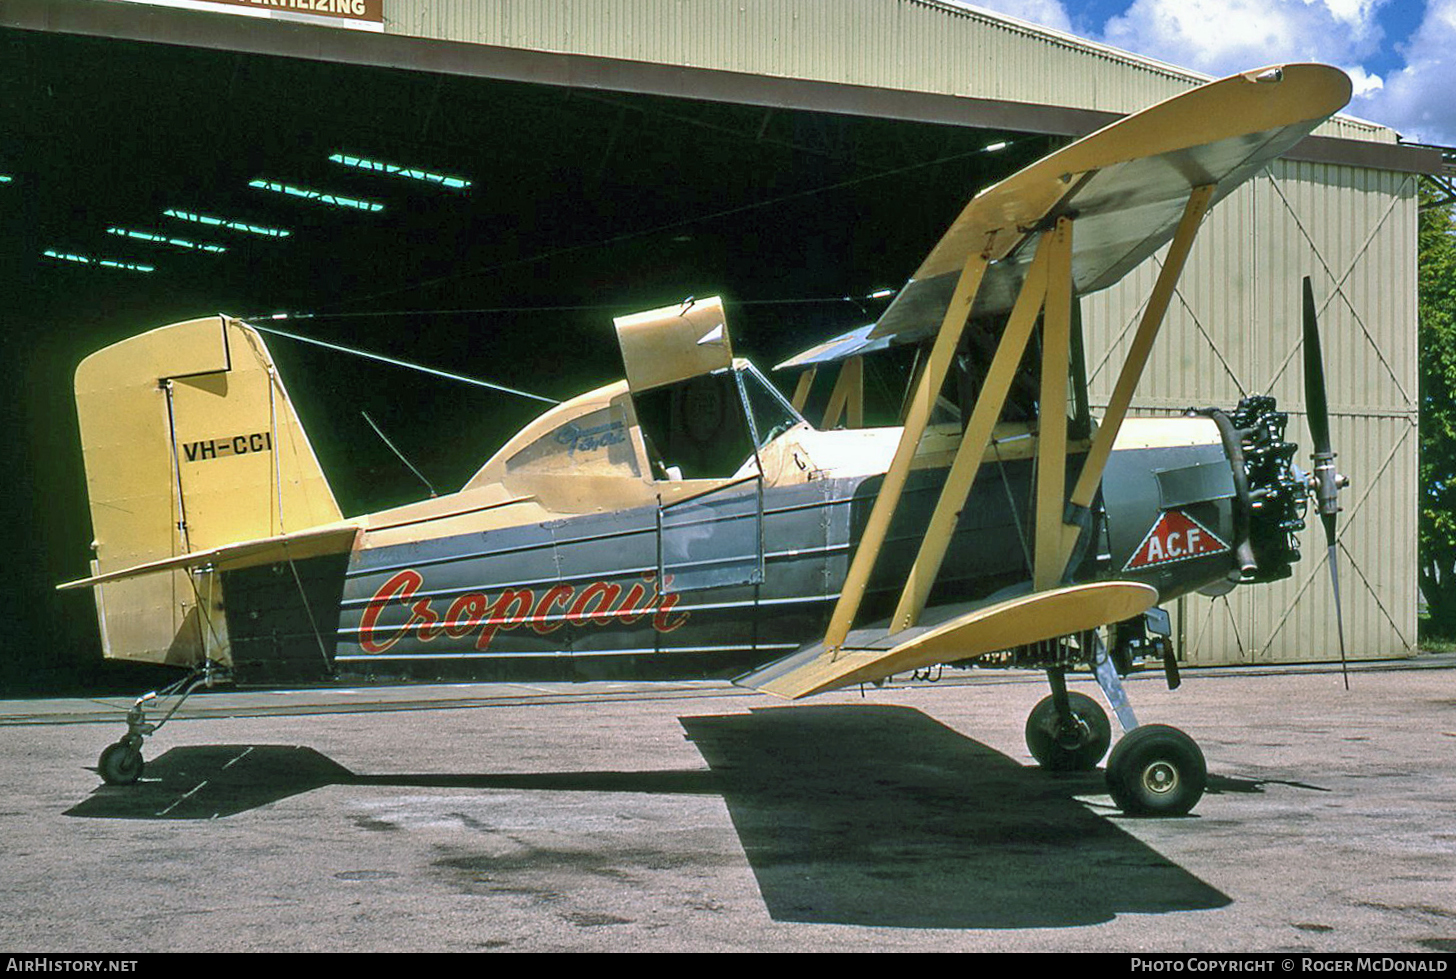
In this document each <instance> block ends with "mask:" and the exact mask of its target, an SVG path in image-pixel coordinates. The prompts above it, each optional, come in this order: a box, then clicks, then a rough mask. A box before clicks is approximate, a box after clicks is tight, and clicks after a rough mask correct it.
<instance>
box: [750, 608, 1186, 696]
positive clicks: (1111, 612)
mask: <svg viewBox="0 0 1456 979" xmlns="http://www.w3.org/2000/svg"><path fill="white" fill-rule="evenodd" d="M1157 601H1158V591H1157V589H1155V588H1153V587H1151V586H1149V585H1144V584H1141V583H1139V582H1134V581H1099V582H1093V583H1091V584H1085V585H1071V586H1069V587H1066V588H1055V589H1052V590H1050V591H1043V592H1036V593H1034V594H1030V595H1021V596H1018V597H1016V598H1010V599H1005V600H1003V601H999V602H994V603H992V604H989V605H982V606H981V607H979V608H971V609H969V610H966V609H967V607H966V606H959V607H952V608H949V609H943V610H940V611H942V612H944V613H946V614H945V615H942V616H941V617H940V618H941V621H939V622H930V623H928V624H926V625H922V626H916V627H914V628H911V629H903V630H901V631H899V632H896V633H894V634H890V633H889V632H888V631H887V630H886V629H884V628H878V629H876V628H873V627H872V628H866V629H858V630H855V631H854V632H851V633H850V634H849V636H848V638H847V639H846V641H845V644H844V646H843V647H842V648H840V649H838V650H826V649H825V648H824V646H823V644H822V643H816V644H814V645H812V646H806V647H804V648H803V649H801V650H799V651H798V652H796V653H792V654H790V655H789V656H787V657H785V658H784V659H781V660H779V661H778V662H776V663H771V664H769V665H768V666H766V667H764V668H762V669H760V670H757V671H755V672H753V673H750V674H748V675H746V676H743V677H739V678H738V679H737V680H735V681H734V682H735V683H737V684H738V685H739V686H744V687H750V688H752V689H754V690H761V691H763V692H764V693H771V694H774V695H775V696H779V697H784V698H787V699H790V700H797V699H799V698H800V697H808V696H810V695H811V694H816V693H824V692H825V691H828V690H836V689H838V688H840V687H846V686H849V685H851V684H854V683H865V682H872V681H875V680H883V679H884V678H885V677H888V676H893V675H894V674H896V673H908V672H910V671H911V670H918V669H923V668H924V667H927V666H934V665H936V664H937V663H951V662H955V661H956V660H962V659H969V658H971V657H974V656H979V655H981V654H983V653H992V652H996V651H998V650H1002V649H1012V648H1014V647H1016V646H1022V645H1026V644H1027V643H1033V642H1041V641H1042V640H1044V639H1055V638H1057V637H1058V636H1065V635H1070V634H1071V633H1074V632H1080V631H1082V630H1084V629H1095V628H1097V627H1098V626H1103V625H1108V624H1109V623H1112V622H1121V621H1123V620H1124V619H1130V618H1132V617H1133V616H1135V615H1140V614H1142V613H1143V612H1146V611H1147V610H1148V609H1150V608H1152V607H1153V605H1155V604H1156V603H1157ZM930 612H931V610H927V617H928V616H929V614H930Z"/></svg>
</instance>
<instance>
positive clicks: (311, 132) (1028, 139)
mask: <svg viewBox="0 0 1456 979" xmlns="http://www.w3.org/2000/svg"><path fill="white" fill-rule="evenodd" d="M0 92H3V97H0V105H3V109H0V177H3V178H7V179H4V180H3V182H0V215H3V218H0V220H3V224H4V234H3V236H0V250H3V259H0V267H3V268H4V269H5V270H6V274H5V276H4V278H5V281H6V288H5V289H4V290H3V291H0V303H3V306H0V317H3V330H0V342H3V343H4V356H3V358H0V365H3V366H0V370H3V372H4V387H3V390H4V392H5V394H4V398H5V401H4V415H3V417H4V419H5V422H6V424H5V430H6V433H7V442H8V445H9V452H8V456H9V460H10V473H11V477H10V479H9V480H8V486H9V491H8V494H7V495H8V496H9V498H10V499H9V505H8V506H7V507H6V511H7V514H8V517H9V525H10V527H11V528H13V533H12V535H11V547H10V566H11V569H12V570H11V575H12V581H11V584H10V586H9V587H7V588H6V589H4V603H5V606H6V607H5V622H6V624H7V629H6V635H5V638H4V640H3V654H0V696H15V695H20V694H25V693H43V692H44V693H53V692H66V691H72V690H99V689H103V688H105V689H118V690H133V689H137V688H139V687H141V686H145V684H146V680H145V679H141V680H139V679H138V676H139V673H138V672H137V668H136V667H121V668H112V667H110V666H109V665H106V664H103V663H102V661H101V656H100V648H99V640H98V639H97V634H96V626H95V617H94V611H93V606H92V602H91V600H90V599H89V598H88V597H87V596H85V595H84V594H76V593H71V594H57V593H56V592H55V590H54V587H55V585H56V584H58V583H60V582H62V581H66V580H70V579H73V578H77V577H82V576H84V575H85V574H86V573H87V561H88V554H89V551H88V543H89V539H90V538H89V534H90V526H89V517H88V514H87V508H86V500H85V480H84V475H83V470H82V464H81V451H80V445H79V441H78V435H77V427H76V415H75V407H74V401H73V396H72V390H71V378H72V373H73V372H74V370H75V367H76V364H77V363H78V362H79V361H80V360H81V359H82V358H83V357H85V356H86V355H87V354H89V353H91V352H93V351H95V350H97V349H99V348H101V347H103V346H105V345H107V344H109V343H112V342H114V341H116V340H119V339H121V338H123V337H126V336H129V335H132V334H135V333H139V332H142V331H145V330H148V329H151V328H153V327H156V326H161V325H164V324H167V323H171V322H176V321H179V320H183V319H188V318H192V317H195V316H203V315H211V314H214V313H218V312H225V313H229V314H232V315H236V316H241V317H244V318H252V319H255V320H256V321H257V322H259V323H261V324H263V325H268V326H272V327H274V328H277V329H283V330H287V331H290V332H294V333H297V334H301V335H306V336H309V337H312V338H316V339H319V340H324V341H327V342H330V343H334V344H338V345H341V346H346V347H352V348H359V349H363V350H367V351H370V352H373V353H378V354H382V355H385V356H389V357H394V358H399V359H401V360H406V361H410V362H413V363H418V364H424V365H428V366H431V367H435V368H439V369H442V370H446V371H450V372H456V373H459V374H463V375H467V376H471V377H478V378H482V379H485V380H488V381H491V382H493V383H497V384H502V385H507V386H510V387H515V388H519V389H522V390H525V391H529V392H532V393H536V394H540V395H543V396H545V397H549V398H554V399H561V398H567V397H570V396H573V395H575V394H578V393H580V392H582V391H585V390H588V389H590V388H592V387H595V386H597V385H600V384H603V383H607V382H609V381H611V380H613V379H615V378H617V377H619V376H620V375H621V365H620V356H619V354H618V351H617V348H616V343H615V338H614V334H613V330H612V322H611V321H612V317H613V316H616V315H621V314H623V313H628V312H634V311H638V310H642V309H647V308H652V307H655V306H661V305H666V304H668V303H672V302H677V301H680V300H682V299H684V298H685V297H688V296H693V295H696V296H706V295H722V296H724V297H725V301H726V303H727V308H728V313H729V322H730V328H731V329H732V330H733V333H734V338H735V348H736V350H737V352H739V353H740V354H743V355H746V356H749V357H751V358H752V359H754V360H755V361H756V362H757V363H759V364H760V365H761V366H763V367H765V368H767V367H770V366H772V365H773V364H774V363H776V362H777V361H778V360H779V359H782V358H783V357H785V356H788V355H790V354H792V353H794V352H796V351H798V350H799V349H802V348H803V347H806V346H808V345H810V344H812V343H814V342H817V341H819V340H821V339H824V338H827V337H829V336H831V335H834V334H836V333H838V332H842V331H843V330H846V329H850V328H852V327H855V326H859V325H861V324H863V323H865V322H868V321H870V320H871V319H873V318H874V316H875V315H877V314H878V312H879V309H880V308H882V303H881V301H876V300H871V299H868V298H864V297H867V296H869V295H870V294H871V293H873V292H875V291H877V290H880V289H884V288H893V287H897V286H899V285H900V284H902V283H903V282H904V281H905V279H906V278H907V277H908V276H909V275H910V274H911V272H913V270H914V269H915V267H916V265H917V264H918V263H919V261H920V260H921V258H923V257H924V255H925V254H926V252H927V251H928V250H929V248H930V247H931V246H932V245H933V244H934V242H935V241H936V239H937V238H938V237H939V235H940V233H941V232H942V231H943V230H944V228H945V226H946V225H947V224H948V223H949V222H950V221H951V219H952V218H953V217H954V216H955V214H956V213H957V212H958V211H959V209H960V208H961V207H962V206H963V205H964V203H965V202H966V201H967V200H968V199H969V198H970V196H971V195H972V194H973V193H974V192H975V191H976V190H978V189H979V188H980V187H982V186H985V185H987V184H989V183H991V182H994V181H995V180H996V179H998V178H1000V177H1001V176H1004V175H1005V174H1007V173H1009V172H1012V171H1014V170H1015V169H1017V168H1019V167H1020V166H1023V165H1025V164H1026V163H1028V162H1030V161H1031V160H1034V159H1036V158H1038V157H1039V156H1041V155H1043V154H1044V153H1045V152H1047V151H1048V149H1049V148H1051V147H1052V146H1053V145H1054V141H1055V140H1057V137H1053V136H1045V135H1032V134H1026V133H1016V132H1007V131H999V130H987V129H983V128H975V127H970V126H956V125H945V124H936V123H928V122H912V121H904V120H901V119H894V118H885V117H883V116H879V117H876V116H867V115H856V114H850V113H845V112H828V111H816V110H814V109H812V108H784V107H772V106H763V105H751V104H738V103H734V102H732V101H725V100H723V99H722V98H721V97H718V98H699V99H694V98H684V97H668V96H663V95H655V94H643V93H640V92H629V91H613V90H603V89H592V88H583V87H568V86H559V85H551V84H538V83H530V82H521V81H507V80H499V79H494V78H482V77H468V76H463V75H459V74H435V73H430V72H424V71H410V70H402V69H397V68H378V67H369V66H359V65H349V64H339V63H331V62H328V61H322V60H303V59H297V58H288V57H278V56H269V55H262V54H251V53H239V52H235V51H223V50H213V49H207V48H200V47H188V46H182V45H175V44H158V43H147V42H141V41H130V40H115V39H111V38H104V37H87V36H79V35H68V34H60V33H50V32H39V31H29V30H16V29H3V30H0ZM1003 143H1004V144H1006V145H1005V146H999V145H998V144H1003ZM987 147H995V148H994V149H990V150H988V149H987ZM331 156H334V157H342V158H345V159H348V160H353V161H355V162H354V163H353V164H352V165H350V164H348V163H346V162H344V161H343V160H339V159H335V160H331V159H330V157H331ZM359 161H367V162H365V163H361V162H359ZM401 170H404V171H410V173H409V174H401V173H399V172H398V171H401ZM445 178H451V180H450V181H446V179H445ZM459 181H468V182H469V186H466V187H461V186H455V185H454V183H458V182H459ZM259 183H263V184H265V186H262V187H260V186H257V184H259ZM267 185H271V189H270V186H267ZM280 188H290V189H289V190H281V189H280ZM300 194H303V195H310V196H300ZM322 198H327V199H322ZM349 201H352V202H353V203H352V204H349V203H347V202H349ZM169 211H170V212H172V213H171V214H168V212H169ZM186 215H192V216H193V217H192V219H191V220H189V219H187V218H186V217H185V216H186ZM199 218H201V219H202V220H201V221H199ZM218 222H227V224H228V225H232V226H231V227H229V226H226V225H223V224H219V223H218ZM283 231H286V232H288V234H287V235H286V236H285V235H281V234H278V232H283ZM268 232H272V233H271V234H270V233H268ZM179 242H180V243H179ZM209 246H210V247H209ZM219 249H223V250H219ZM841 297H850V298H849V299H844V298H841ZM281 313H286V314H288V317H289V318H288V319H287V320H286V321H285V320H272V319H268V317H272V316H274V315H275V314H281ZM269 346H270V349H271V351H272V353H273V355H274V357H275V360H276V361H277V362H278V364H279V368H280V371H281V372H282V374H283V377H284V380H285V383H286V384H287V385H288V387H289V391H290V394H291V395H292V397H293V399H294V402H295V404H297V405H298V407H299V410H300V413H301V415H302V417H303V421H304V424H305V426H306V427H307V429H308V431H309V434H310V437H311V439H312V440H313V443H314V446H315V449H316V451H317V452H318V454H319V456H320V461H321V463H322V464H323V467H324V470H325V472H326V473H327V474H328V476H329V478H330V480H331V482H332V484H333V487H334V491H335V493H336V495H337V496H338V498H339V502H340V504H341V506H342V507H343V509H344V511H345V513H347V514H354V513H361V512H367V511H369V510H373V509H378V508H381V507H384V506H389V505H393V504H397V503H401V502H406V501H408V500H410V499H415V498H419V497H420V496H423V495H425V493H426V492H427V490H426V489H425V487H424V486H423V485H422V484H421V483H420V481H419V480H418V479H417V478H416V477H415V476H414V475H413V474H412V473H411V472H410V471H409V470H408V468H407V467H406V466H404V465H403V464H402V463H401V462H400V460H399V459H398V458H397V457H396V456H395V455H394V454H393V452H392V451H391V450H390V449H389V447H388V446H387V445H385V444H384V442H383V441H382V440H381V438H380V437H379V436H378V435H376V434H375V433H374V432H373V431H371V430H370V427H369V425H368V422H367V421H366V419H365V418H364V413H366V412H367V413H368V415H369V417H370V418H371V419H373V420H374V422H375V423H377V424H378V426H379V427H380V429H381V430H382V431H383V432H384V433H385V434H386V435H387V436H388V437H389V439H390V440H391V441H393V442H394V443H395V445H397V446H398V447H399V448H400V449H401V451H402V452H404V454H405V455H406V456H407V457H408V458H409V460H410V462H411V463H412V464H413V465H414V466H416V467H417V468H418V469H419V470H420V471H421V472H422V473H423V474H424V476H425V477H426V478H427V479H428V480H429V481H430V482H431V483H432V484H433V485H434V486H435V487H436V488H438V490H439V491H440V492H442V493H443V492H449V491H452V490H454V489H456V488H458V487H459V485H460V484H461V483H463V482H464V480H465V479H466V478H468V476H469V475H470V474H471V473H472V472H473V471H474V470H475V469H476V468H478V467H479V465H480V464H481V463H482V462H484V460H485V459H486V458H488V457H489V455H490V454H491V453H492V452H493V451H494V450H495V449H496V448H497V447H498V446H499V445H500V444H501V443H502V442H503V441H504V440H505V439H506V438H508V437H509V436H510V435H511V434H513V433H514V432H515V431H516V430H517V429H518V428H519V427H520V426H521V425H522V424H524V423H525V422H526V421H528V420H529V419H530V418H532V417H534V415H536V414H537V413H539V410H540V409H541V408H542V407H544V406H543V405H541V404H540V403H538V402H534V401H530V400H527V399H523V398H519V397H515V396H511V395H506V394H499V393H495V392H492V391H489V390H484V389H481V388H476V387H470V386H468V385H464V384H461V383H458V382H451V381H445V380H441V379H438V378H434V377H430V376H428V375H425V374H421V373H418V372H415V371H411V370H407V369H402V368H398V367H390V366H386V365H382V364H378V363H375V362H370V361H366V360H362V359H359V358H355V357H351V356H348V355H345V354H340V353H336V352H333V351H330V350H326V349H321V348H319V347H316V346H310V345H305V344H303V343H300V342H296V341H292V340H288V339H284V338H272V339H270V343H269ZM889 380H890V381H893V378H891V379H889ZM141 672H145V671H141Z"/></svg>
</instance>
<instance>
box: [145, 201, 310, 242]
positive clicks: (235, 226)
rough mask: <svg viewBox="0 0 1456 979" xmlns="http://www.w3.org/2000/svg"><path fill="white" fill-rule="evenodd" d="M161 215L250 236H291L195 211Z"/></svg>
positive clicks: (281, 231) (284, 232)
mask: <svg viewBox="0 0 1456 979" xmlns="http://www.w3.org/2000/svg"><path fill="white" fill-rule="evenodd" d="M162 213H163V214H165V215H167V217H169V218H176V219H177V220H179V221H191V222H192V223H193V224H205V225H207V226H209V227H212V228H228V229H229V230H232V231H245V232H247V233H248V234H250V235H262V236H263V237H265V238H287V237H288V236H289V235H291V234H293V232H292V231H284V230H282V229H281V228H265V227H263V226H262V225H257V224H248V223H247V222H245V221H228V220H226V219H225V218H215V217H212V216H211V215H209V214H198V213H197V212H195V211H178V210H175V209H173V208H168V209H167V210H165V211H163V212H162Z"/></svg>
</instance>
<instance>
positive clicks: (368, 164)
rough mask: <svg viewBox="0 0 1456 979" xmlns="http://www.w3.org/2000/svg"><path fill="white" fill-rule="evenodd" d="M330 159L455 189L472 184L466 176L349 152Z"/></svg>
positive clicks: (358, 167)
mask: <svg viewBox="0 0 1456 979" xmlns="http://www.w3.org/2000/svg"><path fill="white" fill-rule="evenodd" d="M329 159H330V160H332V161H333V162H335V163H342V164H343V165H344V166H346V167H354V168H356V169H359V170H368V171H370V172H372V173H387V174H389V175H390V176H394V177H407V178H409V179H410V180H420V181H423V182H424V183H427V184H439V185H440V186H441V187H449V188H451V189H454V190H464V189H465V188H466V187H469V186H470V184H471V182H470V181H469V180H466V179H465V178H464V177H451V176H448V175H446V174H443V173H431V172H430V171H429V170H418V169H416V168H414V167H402V166H399V165H397V164H394V163H381V162H379V161H378V160H366V159H364V158H363V157H362V156H351V155H350V154H348V153H335V154H333V155H332V156H330V157H329Z"/></svg>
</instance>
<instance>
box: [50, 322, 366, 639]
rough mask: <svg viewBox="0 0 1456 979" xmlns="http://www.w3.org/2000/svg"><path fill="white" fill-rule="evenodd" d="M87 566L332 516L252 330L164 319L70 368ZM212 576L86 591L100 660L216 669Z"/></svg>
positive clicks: (175, 575)
mask: <svg viewBox="0 0 1456 979" xmlns="http://www.w3.org/2000/svg"><path fill="white" fill-rule="evenodd" d="M75 390H76V408H77V414H78V416H79V420H80V426H81V447H82V454H83V456H84V460H85V467H86V488H87V495H88V497H89V500H90V507H91V524H92V528H93V533H94V542H93V547H94V549H95V560H94V561H93V562H92V574H93V575H97V574H106V573H109V572H113V571H120V570H123V569H126V568H130V567H135V566H137V565H142V564H146V563H149V562H152V561H158V560H163V559H166V558H171V557H178V556H181V555H184V554H188V553H194V552H198V551H205V550H209V549H211V548H215V547H220V546H223V545H226V544H230V543H234V542H238V541H248V540H256V539H259V538H266V537H273V536H277V535H280V534H285V533H290V532H293V531H298V530H302V529H305V528H308V527H315V526H318V525H321V524H328V523H333V522H336V521H338V520H340V519H342V515H341V514H340V512H339V507H338V504H337V503H336V502H335V500H334V496H333V492H332V490H330V488H329V485H328V482H327V480H326V479H325V478H324V475H323V471H322V469H321V468H320V467H319V464H318V460H317V458H316V457H315V455H314V452H313V448H312V446H311V445H310V444H309V441H308V437H307V436H306V435H305V434H304V431H303V426H302V425H301V424H300V423H299V420H298V416H297V414H296V412H295V411H294V409H293V406H292V404H291V402H290V401H289V399H288V394H287V392H286V391H285V390H284V387H283V383H282V381H281V379H280V378H279V376H278V372H277V370H276V369H275V367H274V365H273V361H272V358H271V357H270V356H269V354H268V349H267V347H266V345H265V344H264V343H263V338H262V337H261V336H260V335H259V334H258V332H257V331H256V330H254V329H253V328H252V327H250V326H248V325H247V324H245V323H243V322H241V321H239V320H235V319H230V318H228V317H224V316H213V317H207V318H204V319H196V320H189V321H187V322H184V323H174V324H172V325H171V326H164V327H161V328H159V329H156V330H152V331H150V332H148V333H144V334H141V335H140V336H136V337H132V338H130V339H127V340H123V341H121V342H120V343H116V344H113V345H112V346H109V347H106V348H105V349H103V350H100V351H98V352H97V353H94V354H92V355H91V356H90V357H87V358H86V359H85V360H84V361H82V362H81V364H80V366H79V367H78V368H77V369H76V385H75ZM217 578H218V576H217V575H216V574H215V573H211V572H197V571H187V570H171V571H165V572H160V573H156V574H149V575H144V576H139V577H134V578H128V579H125V580H120V581H111V582H107V583H104V584H100V585H97V586H96V589H95V594H96V605H97V616H98V619H99V621H100V627H101V637H102V646H103V650H104V653H105V655H106V656H107V657H108V658H114V659H127V660H136V661H141V662H150V663H167V664H172V665H191V664H195V663H198V662H200V661H201V660H202V659H203V658H211V659H213V660H217V661H220V662H224V663H226V662H227V661H228V656H227V648H228V646H227V635H226V626H225V624H224V621H223V620H224V617H223V615H222V614H221V592H220V583H219V582H218V580H217Z"/></svg>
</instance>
